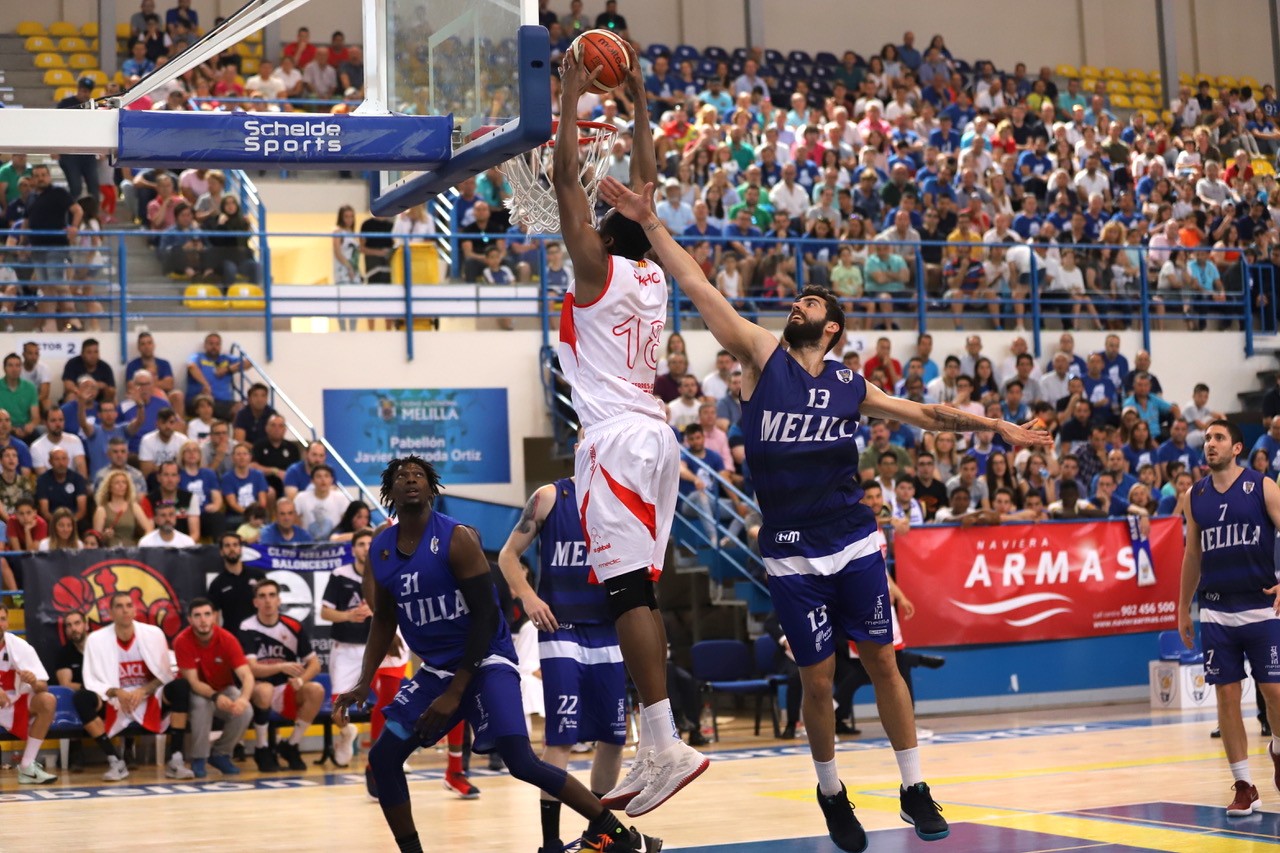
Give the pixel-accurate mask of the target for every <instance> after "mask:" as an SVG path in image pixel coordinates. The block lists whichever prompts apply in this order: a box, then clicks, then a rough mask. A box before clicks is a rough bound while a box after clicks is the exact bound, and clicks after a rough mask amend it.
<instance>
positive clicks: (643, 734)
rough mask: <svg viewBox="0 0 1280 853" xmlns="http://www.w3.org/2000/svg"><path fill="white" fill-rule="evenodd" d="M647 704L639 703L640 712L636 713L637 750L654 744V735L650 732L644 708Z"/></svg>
mask: <svg viewBox="0 0 1280 853" xmlns="http://www.w3.org/2000/svg"><path fill="white" fill-rule="evenodd" d="M645 707H646V706H644V705H638V706H637V708H638V709H639V711H640V713H638V714H637V715H636V752H637V753H638V752H640V751H641V750H643V749H647V748H648V747H650V746H652V745H653V736H652V735H650V734H649V723H648V722H646V720H645V716H644V709H645Z"/></svg>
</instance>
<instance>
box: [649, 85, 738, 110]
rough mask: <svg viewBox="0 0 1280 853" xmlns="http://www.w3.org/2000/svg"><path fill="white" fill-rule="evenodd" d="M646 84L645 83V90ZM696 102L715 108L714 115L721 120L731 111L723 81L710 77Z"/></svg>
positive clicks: (731, 105)
mask: <svg viewBox="0 0 1280 853" xmlns="http://www.w3.org/2000/svg"><path fill="white" fill-rule="evenodd" d="M647 87H648V84H647V83H646V88H647ZM698 100H699V101H701V102H702V103H704V104H710V105H711V106H713V107H715V108H716V113H717V114H718V115H719V116H720V117H721V118H722V119H723V118H725V117H726V116H728V115H729V113H730V112H732V110H733V96H731V95H730V94H729V93H728V92H726V91H725V88H724V81H723V80H721V79H720V78H719V77H716V76H714V75H713V76H712V77H711V79H709V80H707V90H706V91H705V92H703V93H702V94H700V95H698Z"/></svg>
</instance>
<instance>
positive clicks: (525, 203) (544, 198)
mask: <svg viewBox="0 0 1280 853" xmlns="http://www.w3.org/2000/svg"><path fill="white" fill-rule="evenodd" d="M558 126H559V122H554V123H553V124H552V129H551V134H552V136H551V141H550V142H547V143H546V144H545V145H541V146H539V147H537V148H534V149H533V150H532V151H526V152H525V153H524V154H521V155H520V156H518V157H513V158H511V159H510V160H508V161H507V162H506V163H504V164H503V166H502V171H503V173H504V174H505V175H506V176H507V180H508V181H510V182H511V197H510V198H508V199H507V200H506V206H507V210H509V211H510V212H511V218H512V219H513V220H515V221H516V222H519V223H520V224H521V225H525V226H528V228H529V233H531V234H557V233H559V231H560V209H559V207H558V206H557V205H556V191H555V188H554V187H553V186H552V185H551V171H552V165H553V164H552V161H553V159H554V158H555V145H556V142H555V134H556V131H557V129H558ZM617 135H618V129H617V128H616V127H613V126H612V125H608V124H601V123H597V122H587V121H580V122H578V177H579V179H580V180H581V181H582V188H583V189H584V190H586V191H587V204H588V205H590V206H591V207H592V208H594V207H595V205H596V190H597V188H598V186H599V184H600V179H601V178H603V177H604V173H605V170H606V169H607V168H608V166H609V160H608V158H609V152H610V151H612V150H613V141H614V139H615V138H617Z"/></svg>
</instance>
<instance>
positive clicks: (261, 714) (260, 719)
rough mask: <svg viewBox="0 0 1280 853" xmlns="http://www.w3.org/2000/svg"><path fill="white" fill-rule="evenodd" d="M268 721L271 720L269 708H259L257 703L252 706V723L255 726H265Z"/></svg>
mask: <svg viewBox="0 0 1280 853" xmlns="http://www.w3.org/2000/svg"><path fill="white" fill-rule="evenodd" d="M270 721H271V709H270V708H259V707H258V706H257V705H254V706H253V724H254V725H255V726H265V725H266V724H267V723H269V722H270Z"/></svg>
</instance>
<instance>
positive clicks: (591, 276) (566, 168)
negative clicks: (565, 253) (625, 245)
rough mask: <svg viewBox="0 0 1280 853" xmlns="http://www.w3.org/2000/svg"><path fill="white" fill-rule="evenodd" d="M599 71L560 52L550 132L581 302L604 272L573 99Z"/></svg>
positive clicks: (597, 289) (554, 178)
mask: <svg viewBox="0 0 1280 853" xmlns="http://www.w3.org/2000/svg"><path fill="white" fill-rule="evenodd" d="M599 73H600V69H598V68H597V69H596V70H595V71H592V72H591V73H587V72H586V71H584V70H583V68H582V66H581V65H579V64H578V62H577V61H576V60H575V59H574V57H573V51H571V50H569V51H565V54H564V60H563V61H562V62H561V63H560V118H561V121H560V126H559V127H558V128H557V130H556V148H555V159H554V161H553V166H552V171H551V184H552V186H553V187H554V188H555V191H556V206H557V208H558V209H559V211H560V234H561V236H563V237H564V245H565V248H566V249H568V250H569V258H570V259H571V260H572V261H573V269H574V279H575V284H574V291H575V293H576V294H577V299H578V301H579V302H583V303H587V302H594V301H595V300H596V299H597V298H598V297H599V296H600V294H601V293H603V292H604V286H605V279H606V278H607V277H608V275H609V253H608V252H607V251H606V250H605V247H604V242H603V241H602V240H601V239H600V235H599V233H597V232H596V229H595V216H594V212H593V211H592V210H591V204H590V203H589V202H588V201H587V192H586V190H585V189H583V188H582V179H581V177H580V176H579V172H578V169H579V162H578V123H577V121H576V118H577V115H578V99H579V98H580V97H582V93H583V92H584V91H586V89H587V87H588V86H589V85H590V84H591V81H593V80H594V79H595V78H596V76H597V75H598V74H599ZM651 147H652V146H651Z"/></svg>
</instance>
